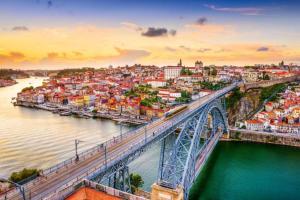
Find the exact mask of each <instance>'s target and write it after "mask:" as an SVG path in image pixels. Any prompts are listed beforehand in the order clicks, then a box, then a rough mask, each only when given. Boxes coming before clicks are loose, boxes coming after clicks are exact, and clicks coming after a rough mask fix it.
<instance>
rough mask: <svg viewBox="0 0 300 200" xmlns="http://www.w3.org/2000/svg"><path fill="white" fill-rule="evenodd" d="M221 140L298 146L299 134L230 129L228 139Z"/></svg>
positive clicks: (299, 141)
mask: <svg viewBox="0 0 300 200" xmlns="http://www.w3.org/2000/svg"><path fill="white" fill-rule="evenodd" d="M222 140H223V141H228V140H229V141H247V142H255V143H264V144H277V145H284V146H293V147H300V135H296V134H284V133H268V132H258V131H250V130H245V129H230V134H229V138H228V139H222Z"/></svg>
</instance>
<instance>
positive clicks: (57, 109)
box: [13, 102, 148, 125]
mask: <svg viewBox="0 0 300 200" xmlns="http://www.w3.org/2000/svg"><path fill="white" fill-rule="evenodd" d="M13 105H14V106H22V107H26V108H33V109H39V110H45V111H49V112H52V113H53V114H58V115H60V116H72V117H77V118H85V119H89V118H93V119H109V120H112V121H115V122H117V123H124V124H129V125H142V124H146V123H148V120H145V119H136V118H132V117H130V116H128V115H126V116H124V115H121V114H117V113H93V112H85V111H80V110H72V109H70V108H67V107H63V106H58V105H55V106H47V105H45V104H34V103H29V102H13Z"/></svg>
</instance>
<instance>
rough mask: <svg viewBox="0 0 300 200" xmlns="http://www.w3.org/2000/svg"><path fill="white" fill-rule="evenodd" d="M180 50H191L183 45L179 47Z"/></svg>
mask: <svg viewBox="0 0 300 200" xmlns="http://www.w3.org/2000/svg"><path fill="white" fill-rule="evenodd" d="M179 47H180V48H181V49H183V50H185V51H191V50H192V49H191V48H189V47H187V46H184V45H181V46H179Z"/></svg>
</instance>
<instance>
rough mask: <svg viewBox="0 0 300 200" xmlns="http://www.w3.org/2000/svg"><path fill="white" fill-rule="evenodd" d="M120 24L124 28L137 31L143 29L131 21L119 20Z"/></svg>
mask: <svg viewBox="0 0 300 200" xmlns="http://www.w3.org/2000/svg"><path fill="white" fill-rule="evenodd" d="M121 25H123V26H125V27H126V28H129V29H132V30H135V31H137V32H139V31H143V28H142V27H140V26H139V25H137V24H135V23H131V22H121Z"/></svg>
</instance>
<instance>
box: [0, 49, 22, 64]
mask: <svg viewBox="0 0 300 200" xmlns="http://www.w3.org/2000/svg"><path fill="white" fill-rule="evenodd" d="M24 59H25V55H24V54H23V53H20V52H9V53H8V54H0V63H5V64H11V63H16V62H21V61H22V60H24Z"/></svg>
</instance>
